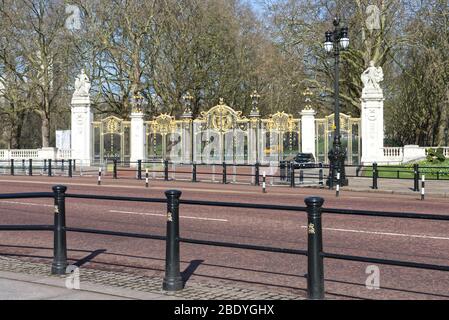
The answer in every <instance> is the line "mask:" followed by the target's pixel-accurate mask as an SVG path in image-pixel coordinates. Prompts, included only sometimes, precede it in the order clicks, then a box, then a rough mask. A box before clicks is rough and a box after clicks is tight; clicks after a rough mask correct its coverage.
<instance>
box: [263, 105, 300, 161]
mask: <svg viewBox="0 0 449 320" xmlns="http://www.w3.org/2000/svg"><path fill="white" fill-rule="evenodd" d="M259 141H260V143H259V145H261V148H260V149H259V159H263V160H262V161H260V162H261V163H265V162H267V161H281V160H284V159H285V158H287V157H289V156H294V155H296V154H297V153H298V152H301V120H300V119H294V118H293V116H292V115H291V114H287V113H285V112H277V113H275V114H273V115H271V116H270V117H269V118H268V119H262V120H261V134H260V135H259Z"/></svg>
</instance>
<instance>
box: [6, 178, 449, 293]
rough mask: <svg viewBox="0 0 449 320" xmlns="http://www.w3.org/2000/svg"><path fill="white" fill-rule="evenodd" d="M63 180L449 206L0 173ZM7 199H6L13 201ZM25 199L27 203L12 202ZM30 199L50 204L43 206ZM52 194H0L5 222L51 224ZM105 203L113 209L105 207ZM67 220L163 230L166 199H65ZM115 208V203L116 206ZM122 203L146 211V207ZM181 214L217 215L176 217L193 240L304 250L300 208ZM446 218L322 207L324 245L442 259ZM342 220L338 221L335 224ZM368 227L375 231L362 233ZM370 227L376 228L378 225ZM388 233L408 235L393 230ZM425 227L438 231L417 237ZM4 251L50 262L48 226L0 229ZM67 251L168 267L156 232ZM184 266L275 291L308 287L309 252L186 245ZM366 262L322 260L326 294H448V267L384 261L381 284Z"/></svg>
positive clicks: (445, 210)
mask: <svg viewBox="0 0 449 320" xmlns="http://www.w3.org/2000/svg"><path fill="white" fill-rule="evenodd" d="M58 183H63V184H66V185H67V186H68V192H69V193H88V194H113V195H125V196H126V195H128V196H148V197H164V195H163V191H164V190H167V189H179V190H182V191H183V195H182V198H183V199H202V200H216V201H235V202H253V203H276V204H292V205H300V206H303V205H304V198H305V197H307V196H310V195H319V196H323V197H324V198H325V201H326V202H325V206H326V207H338V208H351V209H366V210H385V211H411V212H423V213H441V214H449V199H445V198H432V197H428V198H427V199H426V200H425V201H420V200H419V195H417V194H412V195H393V194H379V193H364V192H342V193H341V196H340V197H339V198H336V197H335V193H334V192H333V191H329V190H325V189H324V190H320V189H309V188H296V189H291V188H288V187H272V188H269V190H268V193H267V194H262V192H261V189H260V187H253V186H245V185H231V184H229V185H222V184H218V183H217V184H211V183H196V184H194V183H189V182H179V181H178V182H164V181H153V180H151V181H150V185H151V187H150V188H148V189H146V188H144V181H136V180H131V179H119V180H112V179H110V178H109V177H105V179H104V180H103V185H102V186H96V179H95V178H93V177H90V178H88V177H81V178H79V177H78V178H72V179H68V178H62V177H52V178H48V177H32V178H25V177H1V178H0V193H9V192H34V191H50V189H51V186H52V185H54V184H58ZM11 202H12V203H11ZM15 202H25V203H28V205H24V204H17V203H15ZM34 204H47V205H48V206H39V205H34ZM51 207H52V200H51V199H45V200H38V199H30V200H17V201H16V200H11V201H9V203H8V202H4V201H3V202H0V213H1V214H2V224H13V223H18V224H51V223H52V208H51ZM111 210H114V211H115V212H114V211H112V212H111ZM66 211H67V225H68V226H71V227H86V228H97V229H107V230H120V231H129V232H145V233H151V234H164V233H165V219H164V217H161V216H158V215H159V214H162V215H163V214H164V212H165V205H164V204H142V203H124V202H116V201H112V202H111V201H97V200H80V199H68V200H67V210H66ZM117 211H120V212H117ZM123 212H134V213H139V212H140V213H147V214H150V215H139V214H130V213H123ZM181 216H189V217H200V218H211V219H223V220H227V221H215V220H212V221H208V220H195V219H188V218H183V219H181V236H182V237H188V238H195V239H207V240H218V241H230V242H238V243H251V244H258V245H269V246H277V247H286V248H295V249H305V248H306V232H305V229H304V226H305V224H306V217H305V214H304V213H302V212H297V213H293V212H274V211H265V212H262V211H260V210H253V209H231V208H217V207H194V206H186V205H183V206H182V207H181ZM448 225H449V222H433V221H419V220H405V219H393V218H374V217H361V216H341V215H325V217H324V218H323V227H324V228H325V229H324V230H323V234H324V250H325V251H326V252H333V253H342V254H343V253H344V254H353V255H361V256H369V257H378V258H390V259H399V260H409V261H418V262H425V263H436V264H441V265H448V261H449V231H448V230H449V228H448ZM341 229H344V230H341ZM361 232H371V233H361ZM372 232H381V234H374V233H372ZM388 233H394V234H402V235H411V236H413V237H411V236H401V235H389V234H388ZM417 236H428V237H434V238H435V239H434V238H419V237H417ZM0 241H1V247H0V253H1V254H5V253H7V254H14V255H22V256H25V257H24V258H27V259H31V258H33V259H37V260H39V261H48V262H49V261H51V255H52V251H51V246H52V236H51V234H50V233H37V232H1V233H0ZM68 247H69V258H70V259H73V260H76V259H80V258H82V257H85V256H87V255H88V254H89V253H90V252H92V251H95V250H102V249H104V250H106V251H105V252H103V253H100V254H99V255H97V256H96V257H95V258H94V259H93V260H92V261H91V262H90V263H88V264H87V265H85V267H92V268H101V269H106V270H125V271H130V272H134V273H137V274H146V275H161V274H162V273H163V270H164V254H165V245H164V243H163V242H161V241H153V240H141V239H131V238H122V237H110V236H101V235H91V234H80V233H69V234H68ZM181 258H182V261H183V263H182V266H181V268H182V269H184V268H186V267H187V266H188V265H189V263H190V262H191V261H194V260H199V261H201V263H200V264H199V266H198V267H197V268H196V270H195V271H194V274H193V275H192V276H191V277H190V279H189V281H205V282H217V281H218V282H225V283H234V282H237V283H238V284H239V285H245V286H248V287H260V288H265V289H266V290H270V291H273V292H304V290H305V289H306V279H305V278H304V274H305V273H306V272H307V263H306V259H305V257H302V256H293V255H287V254H273V253H266V252H255V251H250V250H240V249H230V248H218V247H210V246H199V245H190V244H182V247H181ZM367 266H368V264H365V263H358V262H349V261H338V260H331V259H326V260H325V278H326V283H325V285H326V292H327V297H328V298H351V299H352V298H356V299H357V298H366V299H448V298H449V273H447V272H440V271H428V270H419V269H411V268H401V267H389V266H382V265H379V267H380V273H381V274H380V276H381V278H380V286H381V289H380V290H368V289H367V288H366V287H365V281H366V278H367V275H366V274H365V269H366V267H367Z"/></svg>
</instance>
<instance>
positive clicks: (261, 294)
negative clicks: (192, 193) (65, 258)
mask: <svg viewBox="0 0 449 320" xmlns="http://www.w3.org/2000/svg"><path fill="white" fill-rule="evenodd" d="M49 269H50V266H48V265H46V264H43V263H34V262H27V261H22V260H19V259H16V258H11V257H5V256H0V300H24V299H26V300H28V299H33V300H43V299H49V300H117V299H125V300H130V299H132V300H135V299H139V300H214V299H215V300H216V299H218V300H237V299H244V300H297V299H304V297H301V296H296V295H287V294H279V293H270V292H266V291H257V290H251V289H247V288H239V287H230V286H223V285H221V284H211V283H194V284H192V285H186V288H184V289H183V290H181V291H177V292H165V291H162V289H161V285H162V279H161V278H159V277H144V276H139V275H134V274H129V273H119V272H110V271H101V270H95V269H88V268H82V269H80V273H79V274H80V277H79V279H80V289H68V288H67V287H66V280H67V277H66V276H54V275H50V272H49ZM69 282H70V281H69ZM70 283H72V282H70Z"/></svg>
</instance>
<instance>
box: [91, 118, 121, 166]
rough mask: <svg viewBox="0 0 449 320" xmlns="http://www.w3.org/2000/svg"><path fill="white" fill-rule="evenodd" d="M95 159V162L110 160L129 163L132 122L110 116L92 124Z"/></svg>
mask: <svg viewBox="0 0 449 320" xmlns="http://www.w3.org/2000/svg"><path fill="white" fill-rule="evenodd" d="M92 136H93V141H94V143H93V153H92V154H93V157H94V159H93V160H94V161H95V162H97V161H98V162H103V161H105V160H108V159H117V160H120V161H129V159H130V122H129V121H124V120H123V119H120V118H117V117H114V116H109V117H107V118H105V119H103V120H101V121H94V122H92Z"/></svg>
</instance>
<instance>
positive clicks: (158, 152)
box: [145, 113, 183, 161]
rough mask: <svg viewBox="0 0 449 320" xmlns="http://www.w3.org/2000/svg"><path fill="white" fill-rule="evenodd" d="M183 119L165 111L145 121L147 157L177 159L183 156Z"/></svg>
mask: <svg viewBox="0 0 449 320" xmlns="http://www.w3.org/2000/svg"><path fill="white" fill-rule="evenodd" d="M182 124H183V121H182V120H176V119H175V117H173V116H170V115H169V114H166V113H163V114H161V115H159V116H157V117H154V118H153V120H151V121H145V128H146V129H145V130H146V141H147V158H149V159H167V160H172V161H176V160H178V159H179V157H180V156H181V151H182V148H181V141H182V139H183V130H182Z"/></svg>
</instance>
